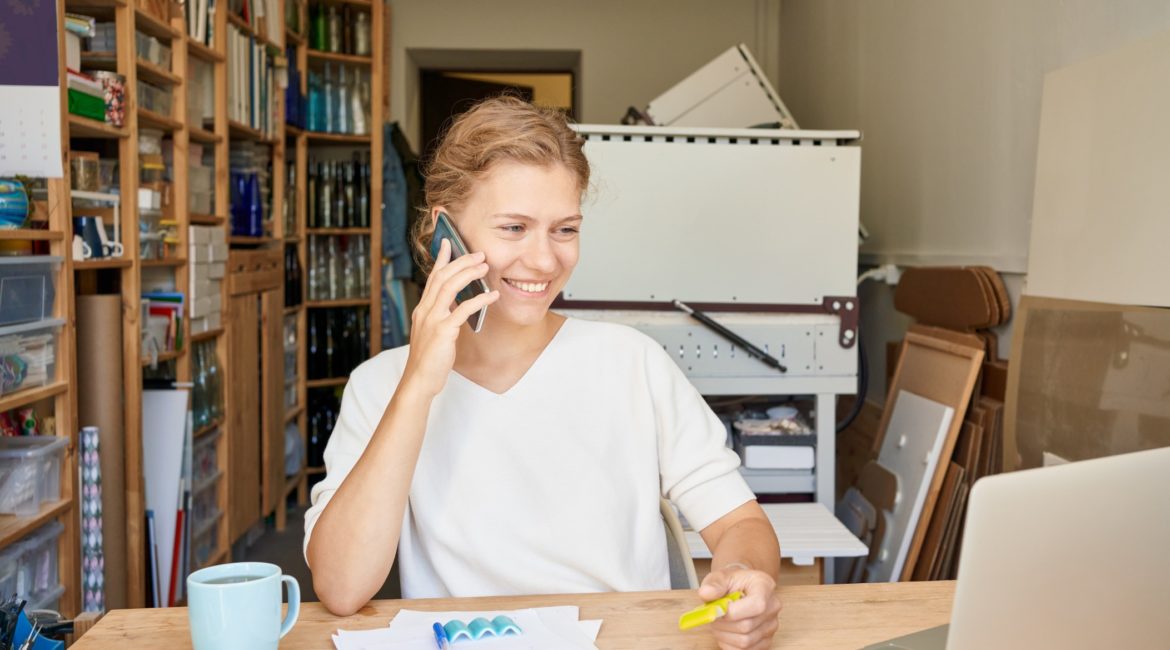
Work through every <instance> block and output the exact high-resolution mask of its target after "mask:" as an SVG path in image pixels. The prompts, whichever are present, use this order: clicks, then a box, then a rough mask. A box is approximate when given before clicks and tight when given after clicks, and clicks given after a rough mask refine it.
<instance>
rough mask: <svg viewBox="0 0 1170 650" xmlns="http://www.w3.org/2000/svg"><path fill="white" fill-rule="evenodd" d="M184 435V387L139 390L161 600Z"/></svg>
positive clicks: (167, 583) (167, 580)
mask: <svg viewBox="0 0 1170 650" xmlns="http://www.w3.org/2000/svg"><path fill="white" fill-rule="evenodd" d="M186 436H187V391H186V390H144V391H142V468H143V475H144V476H143V482H144V483H145V485H146V508H147V509H148V510H153V511H154V527H155V532H156V534H157V537H156V539H157V540H158V575H157V579H158V586H159V596H160V598H161V600H162V601H163V604H165V603H166V602H167V600H168V597H169V595H170V587H171V566H172V564H173V563H174V561H175V558H174V552H175V520H176V519H177V518H178V509H179V479H180V478H181V476H182V471H183V441H184V440H185V438H186ZM179 579H180V580H181V579H183V578H182V577H180V578H179Z"/></svg>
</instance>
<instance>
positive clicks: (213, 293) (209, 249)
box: [188, 226, 228, 334]
mask: <svg viewBox="0 0 1170 650" xmlns="http://www.w3.org/2000/svg"><path fill="white" fill-rule="evenodd" d="M188 241H189V242H190V249H191V250H190V255H189V256H188V259H189V260H190V262H191V297H190V305H191V334H200V333H202V332H210V331H213V330H217V329H220V328H221V327H223V319H222V318H221V314H222V312H223V295H222V293H221V292H220V288H221V284H220V283H221V282H223V277H224V274H225V273H226V272H227V260H228V245H227V239H226V237H225V236H224V231H223V229H222V228H216V227H214V226H191V230H190V238H189V239H188Z"/></svg>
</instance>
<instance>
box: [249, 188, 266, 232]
mask: <svg viewBox="0 0 1170 650" xmlns="http://www.w3.org/2000/svg"><path fill="white" fill-rule="evenodd" d="M263 234H264V205H263V202H262V201H261V198H260V179H259V175H258V174H257V173H256V172H249V173H248V236H249V237H260V236H262V235H263Z"/></svg>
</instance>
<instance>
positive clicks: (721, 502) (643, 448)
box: [304, 318, 755, 598]
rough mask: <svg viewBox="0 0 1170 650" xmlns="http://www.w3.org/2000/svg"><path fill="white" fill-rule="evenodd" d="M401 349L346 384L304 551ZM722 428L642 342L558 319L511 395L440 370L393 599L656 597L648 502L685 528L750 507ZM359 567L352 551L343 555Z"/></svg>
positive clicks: (661, 572)
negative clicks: (443, 375)
mask: <svg viewBox="0 0 1170 650" xmlns="http://www.w3.org/2000/svg"><path fill="white" fill-rule="evenodd" d="M408 348H409V346H406V347H401V348H396V349H393V350H388V351H386V352H383V353H381V354H379V355H377V356H376V357H374V358H373V359H371V360H369V361H367V362H365V363H363V364H362V365H361V366H360V367H358V368H357V369H356V370H355V371H354V372H353V374H352V375H351V376H350V381H349V383H348V384H347V385H346V387H345V394H344V397H343V398H342V402H341V413H340V416H339V418H338V421H337V426H336V428H335V429H334V430H333V435H332V437H330V439H329V444H328V445H327V447H326V449H325V466H326V469H327V474H326V476H325V478H324V479H323V480H322V481H321V482H320V483H318V484H317V485H316V486H314V487H313V492H312V502H313V505H312V507H311V508H310V509H309V510H308V512H307V513H306V514H305V542H304V544H305V549H306V550H307V549H308V546H309V537H310V535H312V533H313V526H314V525H315V524H316V522H317V519H318V517H319V516H320V514H321V512H322V511H324V509H325V508H326V506H328V504H329V499H330V498H331V497H332V496H333V494H334V492H335V491H336V490H337V488H338V487H339V486H340V485H341V483H342V482H343V481H344V480H345V477H346V475H347V474H348V473H349V471H350V469H352V468H353V466H354V464H355V463H356V462H357V460H358V458H359V457H360V456H361V454H362V451H363V450H364V449H365V446H366V444H367V442H368V441H369V439H370V436H371V435H372V434H373V432H374V428H375V426H376V425H377V424H378V421H379V420H380V419H381V417H382V413H383V411H384V410H385V408H386V405H387V404H388V403H389V401H390V397H391V396H392V395H393V393H394V390H395V388H396V386H397V384H398V381H399V379H400V378H401V377H402V372H403V368H404V367H405V365H406V359H407V354H408V352H409V349H408ZM725 439H726V433H725V429H724V427H723V425H722V424H721V423H720V422H719V419H718V418H716V417H715V414H714V413H712V412H711V410H710V408H708V407H707V404H706V403H705V402H704V401H703V399H702V397H701V396H700V395H699V393H698V392H697V391H696V390H695V388H694V387H693V386H692V385H691V384H690V382H688V381H687V379H686V377H685V376H684V375H683V373H682V371H681V370H680V369H679V368H678V366H677V365H675V363H674V361H672V360H671V359H670V357H669V356H667V354H666V352H665V351H664V350H663V349H662V347H661V346H660V345H658V344H657V343H655V342H654V340H653V339H651V338H649V337H647V336H645V335H644V334H642V333H641V332H639V331H637V330H635V329H633V328H630V327H626V326H623V325H616V324H612V323H602V322H594V321H586V320H579V319H572V318H570V319H568V320H567V321H566V322H565V323H564V324H563V325H562V326H561V329H560V331H558V332H557V334H556V336H554V337H553V340H552V341H551V342H550V343H549V344H548V346H547V347H546V348H545V350H544V351H543V352H542V353H541V355H540V357H538V358H537V360H536V362H535V363H534V364H533V365H532V367H531V368H530V369H529V370H528V372H527V374H525V375H524V376H523V377H522V378H521V379H520V381H519V382H517V383H516V385H514V386H513V387H512V388H511V389H509V390H508V391H507V392H505V393H503V394H496V393H493V392H491V391H489V390H487V389H485V388H483V387H482V386H479V385H478V384H475V383H474V382H472V381H470V380H468V379H466V378H465V377H463V376H462V375H460V374H458V373H456V372H452V373H451V375H450V377H449V379H448V381H447V384H446V386H445V387H444V389H443V391H442V392H441V393H440V394H439V395H438V396H437V397H436V398H435V400H434V402H433V403H432V406H431V411H430V415H429V417H428V419H427V430H426V437H425V438H424V441H423V444H422V449H421V452H420V454H419V459H418V464H417V465H416V467H415V472H414V479H413V482H412V483H411V487H410V499H409V503H408V505H407V509H406V513H405V516H404V517H403V526H402V538H401V541H400V542H399V546H398V555H397V558H398V559H397V561H398V566H399V570H400V574H401V577H402V594H403V596H404V597H406V598H431V597H442V596H483V595H509V594H541V593H576V592H593V591H639V590H653V589H668V588H669V587H670V580H669V569H668V566H667V557H666V537H665V534H664V531H663V525H662V520H661V518H660V516H659V506H658V502H659V496H660V495H662V496H666V497H667V498H668V499H669V500H670V501H672V502H673V503H675V504H676V505H677V506H678V507H679V509H680V510H681V511H682V513H683V514H684V515H685V516H686V518H687V520H688V521H690V523H691V524H692V525H693V526H694V528H695V529H696V530H701V529H703V528H705V527H706V526H707V525H709V524H711V523H712V522H714V521H715V520H717V519H719V518H720V517H722V516H723V515H725V514H727V513H728V512H730V511H731V510H733V509H735V508H736V507H738V506H740V505H742V504H744V503H746V502H747V501H750V500H752V499H754V498H755V495H753V494H752V492H751V490H749V489H748V487H747V484H746V483H745V482H744V480H743V479H742V477H741V476H740V475H739V473H738V472H737V467H738V466H739V458H738V457H737V456H736V455H735V454H734V453H733V452H732V451H731V450H729V449H728V448H727V447H726V445H725ZM352 551H353V552H354V553H360V552H361V549H357V548H355V549H352Z"/></svg>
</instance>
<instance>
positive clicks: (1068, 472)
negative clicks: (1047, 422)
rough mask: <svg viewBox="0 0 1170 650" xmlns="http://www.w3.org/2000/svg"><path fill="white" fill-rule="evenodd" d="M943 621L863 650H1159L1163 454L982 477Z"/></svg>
mask: <svg viewBox="0 0 1170 650" xmlns="http://www.w3.org/2000/svg"><path fill="white" fill-rule="evenodd" d="M962 548H963V555H962V558H961V561H960V563H959V576H958V585H957V586H956V588H955V601H954V606H953V608H952V611H951V624H950V625H949V626H945V625H944V626H942V627H939V628H932V629H929V630H923V631H922V632H918V633H916V634H912V635H909V636H905V637H901V638H898V639H894V640H891V641H887V642H885V643H881V644H878V645H873V646H869V648H903V649H904V650H938V649H939V648H944V647H945V648H946V650H969V649H972V648H979V649H980V650H982V649H985V648H996V649H1001V650H1007V649H1012V648H1028V649H1029V650H1031V649H1035V648H1167V647H1170V447H1167V448H1162V449H1153V450H1149V451H1142V452H1137V453H1132V454H1124V455H1121V456H1111V457H1108V458H1100V459H1096V460H1086V461H1081V462H1076V463H1069V464H1067V465H1059V466H1056V467H1047V468H1043V469H1033V470H1025V471H1022V472H1013V473H1010V474H1002V475H999V476H990V477H987V478H985V479H982V480H980V481H979V482H978V483H976V484H975V488H974V489H973V490H972V492H971V500H970V507H969V509H968V511H967V525H966V529H965V532H964V535H963V546H962Z"/></svg>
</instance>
